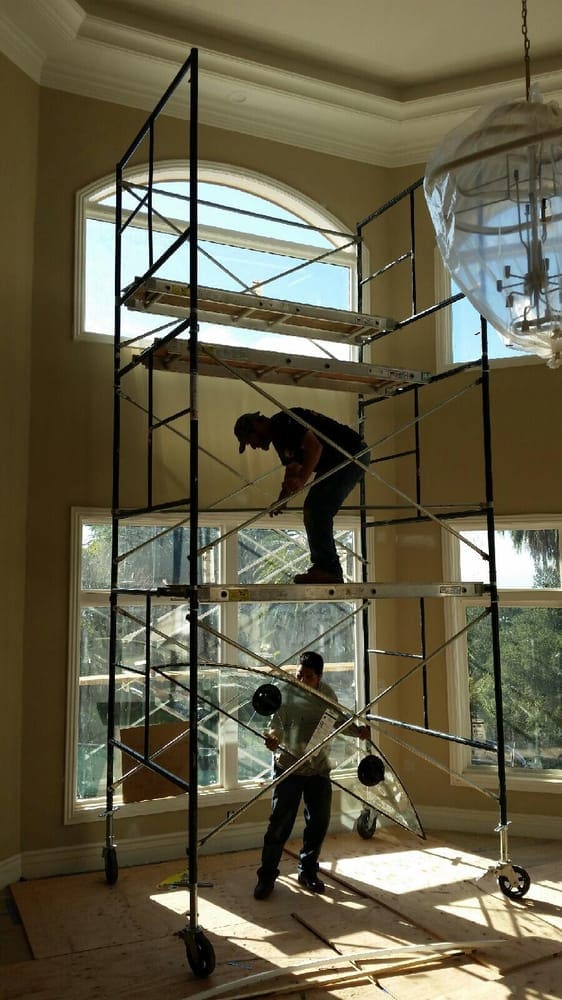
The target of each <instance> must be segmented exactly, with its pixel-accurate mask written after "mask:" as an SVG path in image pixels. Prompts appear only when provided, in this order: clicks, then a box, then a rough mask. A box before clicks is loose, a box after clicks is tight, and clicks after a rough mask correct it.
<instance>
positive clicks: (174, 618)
mask: <svg viewBox="0 0 562 1000" xmlns="http://www.w3.org/2000/svg"><path fill="white" fill-rule="evenodd" d="M288 517H289V520H288V526H287V527H284V528H283V529H278V528H268V527H257V526H250V527H246V528H242V529H240V530H239V531H234V532H233V531H232V523H229V522H225V521H224V520H222V521H221V520H220V519H218V518H215V519H214V520H213V519H210V518H209V519H208V521H207V523H205V522H204V523H203V524H202V525H201V526H200V528H199V544H200V547H201V548H204V549H205V551H204V552H203V554H202V555H201V557H200V561H199V579H200V581H201V583H208V582H210V581H212V580H213V579H218V578H219V577H220V578H221V579H226V580H230V581H233V582H234V581H237V582H239V583H240V584H256V583H261V584H267V583H269V582H271V579H272V577H273V578H275V575H276V573H278V567H279V565H280V564H283V565H284V566H285V567H286V566H287V565H288V564H289V565H291V566H293V567H294V568H295V570H296V571H298V570H300V569H303V568H304V567H305V566H306V565H307V561H308V549H307V545H306V539H305V537H304V532H303V530H302V526H301V525H298V524H297V522H296V521H295V522H294V524H291V521H290V515H289V516H288ZM166 529H168V530H166ZM356 534H357V532H356V530H355V529H354V527H353V523H352V521H351V520H350V521H349V522H348V523H346V520H345V518H343V519H342V520H341V521H340V523H339V526H338V531H337V532H336V541H337V544H338V548H339V554H340V558H341V560H342V564H343V565H344V567H345V572H346V576H347V577H348V578H350V579H353V576H354V567H355V561H356V560H355V558H354V556H353V554H352V553H353V550H354V548H356V545H357V537H356ZM219 536H224V538H225V540H224V541H220V542H219V543H218V544H214V543H215V542H217V540H218V539H219ZM147 543H148V544H147ZM120 546H121V548H122V550H123V551H127V552H130V555H128V556H127V557H126V558H125V559H123V561H122V564H121V565H122V569H121V571H120V583H121V584H122V585H123V586H127V587H130V588H131V589H135V588H137V589H138V588H154V589H155V588H156V587H158V586H160V585H164V584H173V583H177V584H182V583H183V584H185V583H187V572H188V570H187V566H188V563H187V559H186V553H187V551H188V550H189V528H188V527H186V526H179V527H178V526H176V525H174V521H173V519H172V518H170V517H163V516H159V517H154V516H151V517H143V518H139V519H137V520H131V521H130V522H129V521H127V523H126V525H125V527H123V526H122V528H121V532H120ZM72 548H73V565H74V567H75V575H74V579H73V581H72V584H73V585H72V602H71V636H72V642H71V675H70V677H71V682H70V688H69V691H70V700H69V733H70V739H69V747H68V751H69V752H68V764H69V766H68V779H67V818H68V819H69V820H72V819H73V818H74V819H77V818H84V815H85V813H87V811H88V810H90V811H91V814H92V815H93V816H94V817H96V816H97V815H98V813H99V807H100V804H101V803H103V801H104V796H105V788H106V744H107V694H108V662H109V620H110V610H109V598H110V593H109V588H110V565H111V519H110V516H109V514H108V513H107V512H100V511H87V510H75V511H74V512H73V523H72ZM119 605H120V613H119V615H118V624H117V631H118V661H119V664H120V665H119V668H118V669H117V672H116V698H115V726H116V735H117V737H118V738H119V736H120V734H121V733H123V731H124V730H126V734H127V738H126V739H124V742H128V745H132V743H131V742H130V739H131V731H132V730H133V729H134V728H135V727H139V734H141V733H142V732H143V731H144V719H145V717H146V714H147V711H148V717H149V721H150V724H151V727H154V729H153V732H158V731H160V730H159V727H160V726H163V727H171V731H172V732H173V727H174V725H175V726H176V727H178V729H179V730H181V729H182V728H183V729H185V728H186V725H187V720H188V718H189V698H190V690H189V627H188V621H187V614H188V607H187V605H186V604H184V603H182V602H178V601H176V602H171V601H170V600H169V599H168V598H158V597H153V598H152V600H151V612H150V638H149V640H148V641H149V649H150V652H149V660H150V670H149V671H148V673H149V675H150V680H149V682H148V689H147V629H146V620H145V604H144V601H143V600H142V599H141V598H139V596H138V595H135V594H133V593H132V594H131V595H130V597H128V596H127V595H125V594H121V596H120V601H119ZM311 622H312V623H313V627H312V628H311ZM315 637H316V638H315ZM229 639H232V640H233V642H232V643H231V642H229ZM198 642H199V650H198V652H199V665H198V675H199V677H198V684H199V687H198V708H197V714H198V748H199V780H200V787H201V790H202V792H203V793H205V794H206V795H208V796H212V795H220V796H223V797H225V796H227V797H228V798H230V799H231V800H233V801H236V800H239V799H240V798H243V797H244V795H246V794H248V786H249V785H251V786H255V784H256V782H260V781H263V780H265V779H266V778H267V777H268V776H269V774H270V768H271V754H270V753H269V752H268V751H267V750H266V749H265V746H264V744H263V743H262V742H261V740H260V739H259V738H257V737H256V735H255V731H254V730H255V728H256V726H258V727H260V726H263V725H265V723H264V720H263V719H261V718H257V717H255V718H253V719H249V717H248V712H250V714H252V709H251V706H249V705H248V704H247V703H246V701H244V700H243V699H241V698H240V694H239V691H238V689H237V686H236V683H235V668H236V667H237V666H245V667H249V666H256V665H258V666H261V667H262V668H265V669H267V665H268V664H272V665H274V666H276V667H284V668H285V669H287V670H289V671H291V672H293V671H295V670H296V666H297V663H298V656H299V653H300V652H301V651H303V650H304V649H307V648H311V645H312V646H313V647H314V648H315V649H316V650H318V651H319V652H320V653H321V654H322V655H323V657H324V660H325V668H324V669H325V676H326V679H327V680H328V682H329V683H330V685H331V686H332V687H333V688H334V689H335V691H336V693H337V695H338V699H339V700H340V702H341V703H342V704H343V705H346V706H347V707H349V708H350V709H353V708H354V707H355V698H356V691H357V686H358V683H357V661H358V655H357V647H358V614H357V607H356V606H355V605H354V604H353V603H352V602H349V601H330V602H322V603H319V604H318V605H314V604H311V603H310V602H308V603H305V604H302V603H297V602H279V603H266V602H260V603H259V604H248V603H244V602H241V603H230V602H226V603H219V604H204V603H203V604H202V605H201V607H200V614H199V636H198ZM259 683H260V680H259V678H258V679H256V682H255V684H256V687H257V686H258V684H259ZM147 690H148V692H149V695H148V697H147ZM254 715H255V713H254ZM248 726H249V728H248ZM168 731H169V730H168V729H162V732H168ZM180 757H181V746H180ZM130 767H131V760H130V759H126V757H125V758H124V759H123V760H121V757H120V755H118V756H117V759H116V775H117V780H118V782H119V781H120V779H121V777H122V775H123V773H126V772H127V771H128V770H129V769H130ZM127 780H129V779H127ZM158 795H159V796H162V797H161V798H160V799H159V802H158V803H157V804H156V806H154V804H153V805H152V806H151V807H147V806H146V804H144V805H142V806H138V807H137V808H141V809H146V808H173V807H174V804H175V803H176V802H178V803H179V805H181V800H178V799H176V798H174V797H173V796H174V789H173V787H172V786H171V785H169V786H168V788H167V790H165V791H164V792H163V793H162V792H160V793H158ZM170 796H171V797H170ZM121 798H124V800H125V801H127V794H126V791H125V794H124V796H123V786H122V785H120V784H118V789H117V801H120V799H121Z"/></svg>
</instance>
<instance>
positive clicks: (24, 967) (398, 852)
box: [0, 829, 562, 1000]
mask: <svg viewBox="0 0 562 1000" xmlns="http://www.w3.org/2000/svg"><path fill="white" fill-rule="evenodd" d="M492 843H494V842H492ZM515 845H516V841H514V840H512V842H511V850H512V855H513V860H514V862H515V863H520V864H523V865H524V866H527V867H528V869H529V873H530V875H531V878H532V885H531V889H530V891H529V894H528V895H527V896H526V897H525V898H524V899H523V900H520V901H517V902H514V901H510V900H508V899H506V897H505V896H503V895H502V894H501V893H500V892H499V890H498V888H497V884H496V880H495V878H494V877H493V876H491V875H489V874H487V869H488V863H489V862H490V861H492V862H493V861H495V860H496V855H495V854H494V852H493V848H492V852H491V853H490V855H489V856H488V857H487V858H486V857H483V856H482V851H471V850H470V845H467V843H465V844H461V845H459V843H458V842H457V843H454V842H453V841H451V840H443V839H437V838H434V837H429V838H428V839H427V840H426V841H420V840H418V839H417V838H414V837H412V836H410V835H409V834H407V833H405V832H403V831H401V830H393V831H390V830H388V829H386V830H384V831H380V832H379V831H377V833H376V834H375V837H374V838H373V839H372V840H367V841H365V840H361V839H360V838H359V837H358V836H357V835H356V834H349V835H343V836H342V835H334V836H330V837H328V838H327V840H326V843H325V845H324V850H323V855H322V858H323V860H322V869H323V872H324V876H325V881H326V887H327V891H326V895H325V896H322V897H317V896H312V895H310V894H309V893H306V892H305V891H304V890H302V889H301V888H300V887H299V885H298V883H297V881H296V861H295V858H296V852H297V851H298V846H299V844H298V842H297V841H293V842H291V843H290V844H289V845H288V850H287V852H286V854H285V856H284V859H283V862H282V870H281V876H280V878H279V880H278V883H277V886H276V889H275V891H274V893H273V894H272V896H271V897H270V898H269V899H268V900H265V901H263V902H258V901H256V900H254V898H253V887H254V884H255V870H256V867H257V865H258V860H259V852H258V851H256V850H252V851H244V852H239V853H237V854H228V855H220V856H215V857H213V856H202V857H201V858H200V861H199V867H200V871H199V878H200V881H201V882H209V883H211V885H210V886H208V887H202V888H201V891H200V899H199V903H200V906H199V922H200V924H201V926H202V927H203V929H204V931H205V934H206V936H207V938H208V939H209V941H210V942H211V943H212V945H213V948H214V951H215V955H216V963H217V964H216V969H215V972H214V973H213V975H212V976H211V977H209V978H208V979H205V980H201V979H197V978H196V977H194V976H193V974H192V972H191V970H190V969H189V966H188V965H187V962H186V956H185V948H184V945H183V943H182V941H181V940H180V939H179V938H178V937H177V931H178V930H180V929H181V928H182V927H184V926H185V922H186V919H185V913H186V909H187V907H188V905H189V898H188V894H187V892H186V891H185V890H184V889H176V890H171V891H170V890H167V891H166V890H164V889H162V887H161V885H160V883H161V882H162V881H163V880H165V879H166V878H167V877H168V876H170V875H173V874H176V873H179V872H180V871H181V869H182V861H179V862H166V863H163V864H155V865H145V866H143V867H139V868H128V869H122V870H121V872H120V874H119V879H118V882H117V884H116V885H115V886H113V887H109V886H108V885H107V884H106V882H105V877H104V875H103V872H100V873H89V874H86V875H76V876H66V877H61V878H51V879H40V880H35V881H29V882H20V883H17V884H16V885H15V886H13V887H12V893H13V897H14V900H15V903H16V905H17V908H18V911H19V914H20V917H21V920H22V922H23V925H24V928H25V932H26V934H27V938H28V941H29V946H30V949H31V954H32V957H31V958H30V959H29V960H27V961H14V962H11V963H8V964H3V965H0V997H1V998H2V1000H23V998H26V1000H31V998H32V1000H94V998H96V1000H106V998H107V1000H110V998H111V1000H133V998H135V1000H153V998H154V1000H156V998H157V1000H183V998H188V997H189V998H196V997H202V996H204V995H205V993H207V992H208V991H210V990H213V989H217V988H218V987H224V989H225V992H224V993H222V994H220V996H224V998H225V1000H232V998H234V997H244V998H249V997H257V996H269V997H287V998H288V1000H313V998H314V1000H327V998H328V1000H378V998H379V997H380V1000H390V998H395V1000H406V998H408V1000H438V998H443V1000H445V998H450V1000H453V998H454V1000H464V998H465V997H470V1000H503V998H507V997H517V998H529V1000H530V998H546V1000H550V998H553V1000H561V998H562V861H561V857H562V852H561V851H560V849H559V848H558V847H557V845H555V848H556V849H553V850H552V851H551V852H548V851H546V852H545V851H539V850H537V851H536V852H535V856H534V857H533V860H534V861H536V862H537V863H536V864H534V865H532V866H531V865H527V864H526V862H525V859H524V858H523V859H522V858H519V857H518V856H517V851H516V849H515ZM495 847H496V850H497V844H495ZM531 853H532V851H531ZM527 856H529V845H527ZM447 941H471V942H475V944H476V947H475V950H471V951H470V952H468V953H466V954H463V953H457V954H454V955H435V956H433V957H427V956H420V955H419V954H418V955H416V956H412V955H410V956H409V957H408V958H407V959H400V960H399V959H396V958H392V959H388V960H386V961H376V962H375V961H372V960H370V959H369V960H362V961H360V962H359V963H355V964H351V963H349V962H347V963H345V964H337V965H333V966H330V967H325V966H324V967H323V968H322V969H321V970H319V971H318V972H315V971H311V970H310V969H309V970H308V971H302V972H300V971H299V972H297V971H296V967H297V966H300V965H302V964H303V963H305V962H307V961H309V960H313V959H324V960H326V961H328V960H331V961H332V962H333V960H334V959H336V958H337V957H338V956H339V955H341V954H349V953H351V952H353V953H355V952H358V951H366V950H369V949H375V948H388V947H390V946H397V945H420V944H431V943H435V942H447ZM492 941H494V942H499V943H494V944H491V943H490V942H492ZM16 958H19V956H16ZM262 972H275V978H274V979H273V980H271V979H267V980H264V981H263V982H262V983H261V984H259V983H258V984H254V983H253V981H252V979H251V978H250V977H252V976H253V975H255V974H257V973H262Z"/></svg>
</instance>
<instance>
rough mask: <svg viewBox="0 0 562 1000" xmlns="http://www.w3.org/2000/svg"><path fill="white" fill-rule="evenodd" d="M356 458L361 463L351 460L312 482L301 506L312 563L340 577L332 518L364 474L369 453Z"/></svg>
mask: <svg viewBox="0 0 562 1000" xmlns="http://www.w3.org/2000/svg"><path fill="white" fill-rule="evenodd" d="M342 460H343V456H342ZM359 461H360V462H361V465H356V464H355V462H350V463H349V464H348V465H344V467H343V469H339V471H338V472H333V473H332V475H330V476H327V477H326V479H323V480H322V482H321V483H318V485H315V484H314V483H313V484H312V486H311V487H310V489H309V491H308V494H307V497H306V499H305V501H304V507H303V518H304V527H305V530H306V537H307V538H308V545H309V548H310V561H311V563H312V565H313V566H315V567H317V568H318V569H323V570H327V571H328V572H329V573H333V574H335V575H336V576H340V577H341V576H342V568H341V563H340V561H339V558H338V554H337V551H336V543H335V541H334V517H335V515H336V514H337V512H338V510H339V509H340V507H341V505H342V504H343V502H344V500H345V498H346V497H347V496H348V495H349V494H350V493H351V491H352V489H353V487H354V486H356V485H357V483H358V482H359V481H360V479H362V478H363V476H364V475H365V468H366V467H367V466H368V465H369V462H370V454H369V452H368V451H367V452H365V453H364V454H363V455H361V457H360V459H359ZM361 466H364V468H362V467H361Z"/></svg>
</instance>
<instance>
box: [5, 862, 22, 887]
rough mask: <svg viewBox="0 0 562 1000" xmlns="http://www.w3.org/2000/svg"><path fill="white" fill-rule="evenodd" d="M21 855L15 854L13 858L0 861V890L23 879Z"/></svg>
mask: <svg viewBox="0 0 562 1000" xmlns="http://www.w3.org/2000/svg"><path fill="white" fill-rule="evenodd" d="M21 874H22V872H21V854H14V855H12V857H11V858H4V859H3V861H0V888H2V889H3V888H4V887H5V886H7V885H12V883H13V882H18V881H19V880H20V878H21Z"/></svg>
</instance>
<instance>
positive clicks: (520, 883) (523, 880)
mask: <svg viewBox="0 0 562 1000" xmlns="http://www.w3.org/2000/svg"><path fill="white" fill-rule="evenodd" d="M512 868H513V871H514V872H515V874H516V875H517V885H512V883H511V882H510V880H509V879H508V878H506V876H505V875H498V885H499V887H500V889H501V891H502V892H503V894H504V896H507V897H508V899H522V898H523V896H526V895H527V893H528V891H529V889H530V888H531V879H530V876H529V873H528V872H526V871H525V869H524V868H520V867H519V865H512Z"/></svg>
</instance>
